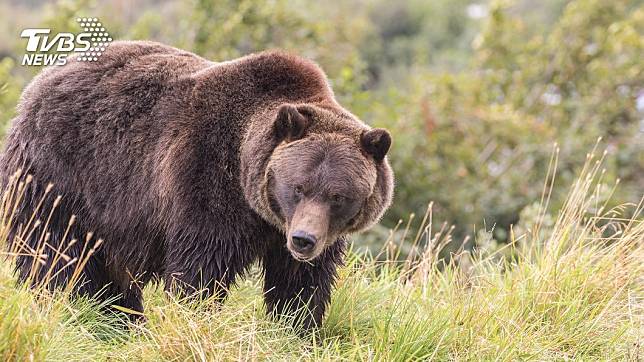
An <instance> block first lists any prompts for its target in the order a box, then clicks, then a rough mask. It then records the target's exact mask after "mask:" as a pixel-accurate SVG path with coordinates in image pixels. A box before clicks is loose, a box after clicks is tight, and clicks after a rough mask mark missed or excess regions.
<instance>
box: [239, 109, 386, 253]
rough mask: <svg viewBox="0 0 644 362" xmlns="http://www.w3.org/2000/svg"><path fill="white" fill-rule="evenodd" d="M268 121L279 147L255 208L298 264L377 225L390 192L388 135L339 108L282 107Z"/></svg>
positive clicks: (269, 160)
mask: <svg viewBox="0 0 644 362" xmlns="http://www.w3.org/2000/svg"><path fill="white" fill-rule="evenodd" d="M271 117H272V119H271V120H268V121H269V122H271V124H272V126H271V127H270V130H269V132H268V134H267V136H268V137H271V138H272V141H273V145H274V147H273V148H272V151H271V152H270V155H268V157H267V159H266V162H265V163H264V165H265V166H264V172H263V179H262V180H255V182H258V181H259V184H260V185H261V190H258V191H259V192H260V195H261V196H260V197H259V198H256V202H255V203H256V204H259V205H257V206H258V207H255V209H256V211H258V212H259V213H260V215H261V216H263V218H264V219H266V220H267V221H269V222H271V223H272V224H273V225H275V226H277V227H278V228H279V229H280V230H282V232H283V233H284V234H285V235H286V240H287V243H286V247H287V248H288V250H289V251H290V253H291V254H292V255H293V257H294V258H296V259H298V260H301V261H309V260H312V259H314V258H316V257H317V256H319V255H320V254H321V253H322V252H323V251H324V250H325V248H326V247H327V246H329V245H331V244H333V243H334V242H335V241H336V240H338V238H340V237H343V236H345V235H347V234H349V233H353V232H357V231H360V230H364V229H366V228H367V227H369V226H371V225H373V224H374V223H375V222H377V221H378V220H379V219H380V217H381V216H382V214H383V213H384V212H385V210H386V209H387V208H388V207H389V205H390V203H391V199H392V193H393V174H392V171H391V168H390V166H389V164H388V162H387V159H386V154H387V151H388V150H389V148H390V146H391V136H390V135H389V133H388V132H387V131H386V130H384V129H370V128H369V127H368V126H366V125H365V124H364V123H362V122H361V121H359V120H358V119H356V117H355V116H353V115H352V114H350V113H348V112H346V111H345V110H343V109H342V108H339V107H321V106H315V105H312V104H300V105H293V104H283V105H281V106H280V107H278V108H277V111H276V112H274V113H272V114H271ZM251 204H253V202H251Z"/></svg>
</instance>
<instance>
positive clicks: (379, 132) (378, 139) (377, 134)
mask: <svg viewBox="0 0 644 362" xmlns="http://www.w3.org/2000/svg"><path fill="white" fill-rule="evenodd" d="M360 143H361V144H362V148H363V149H364V150H365V151H366V152H367V153H368V154H370V155H371V156H373V158H374V159H375V160H376V161H378V162H380V161H382V160H383V159H384V158H385V156H386V155H387V151H389V147H391V136H390V135H389V132H387V130H386V129H382V128H375V129H372V130H370V131H366V132H363V133H362V135H361V136H360Z"/></svg>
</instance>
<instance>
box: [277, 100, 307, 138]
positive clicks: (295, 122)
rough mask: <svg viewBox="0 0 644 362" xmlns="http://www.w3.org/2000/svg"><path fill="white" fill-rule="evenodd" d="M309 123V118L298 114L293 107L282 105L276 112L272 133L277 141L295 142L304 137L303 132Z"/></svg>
mask: <svg viewBox="0 0 644 362" xmlns="http://www.w3.org/2000/svg"><path fill="white" fill-rule="evenodd" d="M310 123H311V121H310V118H309V117H307V116H305V115H303V114H302V113H300V111H299V110H298V109H297V108H295V106H293V105H290V104H285V105H282V106H281V107H280V109H279V111H277V118H276V119H275V125H274V131H275V137H276V138H277V140H278V141H287V142H291V141H295V140H298V139H300V138H302V137H303V136H304V132H305V131H306V129H307V128H308V126H309V124H310Z"/></svg>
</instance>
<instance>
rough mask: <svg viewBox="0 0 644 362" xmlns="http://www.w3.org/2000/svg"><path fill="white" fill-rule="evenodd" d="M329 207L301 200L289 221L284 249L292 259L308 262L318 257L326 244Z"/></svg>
mask: <svg viewBox="0 0 644 362" xmlns="http://www.w3.org/2000/svg"><path fill="white" fill-rule="evenodd" d="M329 211H330V210H329V206H328V205H325V204H324V203H320V202H315V201H309V200H303V201H302V202H300V203H299V204H298V205H297V207H296V208H295V213H294V214H293V218H292V219H291V222H290V225H289V228H288V229H289V230H288V238H287V242H286V247H287V248H288V249H289V251H290V252H291V254H292V255H293V257H294V258H295V259H297V260H301V261H310V260H312V259H315V258H316V257H317V256H319V255H320V254H321V253H322V251H323V250H324V247H325V246H326V244H327V236H328V229H329Z"/></svg>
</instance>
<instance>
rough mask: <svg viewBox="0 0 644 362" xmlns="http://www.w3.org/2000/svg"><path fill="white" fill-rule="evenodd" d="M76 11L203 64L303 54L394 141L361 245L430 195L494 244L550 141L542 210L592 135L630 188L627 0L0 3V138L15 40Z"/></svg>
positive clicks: (633, 115)
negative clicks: (386, 180)
mask: <svg viewBox="0 0 644 362" xmlns="http://www.w3.org/2000/svg"><path fill="white" fill-rule="evenodd" d="M77 16H92V17H99V18H100V20H101V21H102V22H103V23H104V24H105V26H106V28H108V30H109V31H110V33H111V34H112V36H113V37H114V38H115V39H147V40H156V41H160V42H164V43H167V44H170V45H173V46H176V47H179V48H183V49H187V50H191V51H193V52H195V53H197V54H199V55H201V56H203V57H206V58H208V59H211V60H214V61H218V60H227V59H231V58H235V57H239V56H242V55H245V54H248V53H252V52H256V51H260V50H264V49H267V48H285V49H289V50H292V51H295V52H297V53H299V54H301V55H304V56H306V57H309V58H311V59H314V60H315V61H317V62H318V63H319V64H320V65H321V66H322V67H323V68H324V69H325V71H326V72H327V74H328V75H329V78H330V80H331V82H332V85H333V88H334V90H335V92H336V95H337V97H338V98H339V100H340V102H341V103H342V104H343V105H345V106H346V107H347V108H348V109H350V110H351V111H352V112H354V113H355V114H356V115H358V116H359V117H361V118H362V119H363V120H365V121H366V122H367V123H369V124H371V125H372V126H376V127H386V128H388V129H389V130H390V131H391V133H392V134H393V137H394V145H393V148H392V150H391V152H390V157H389V159H390V161H391V163H392V165H393V167H394V170H395V172H396V184H397V185H396V195H395V201H394V204H393V206H392V208H391V210H390V211H389V212H388V213H387V215H386V216H385V218H384V220H383V222H382V226H380V227H376V228H374V229H373V230H372V231H371V232H370V233H368V234H365V235H363V236H361V237H360V238H359V240H358V244H359V245H362V246H367V247H373V248H374V249H375V250H378V249H379V248H380V246H381V244H382V242H383V240H385V239H386V235H387V233H388V228H391V227H394V226H395V225H396V224H397V223H398V222H399V220H401V219H405V220H406V219H408V218H409V216H410V214H412V213H415V214H416V215H420V216H422V215H423V214H424V213H425V209H426V207H427V204H428V202H429V201H434V204H433V205H434V214H435V215H436V216H435V219H436V220H441V221H443V220H445V221H447V222H448V223H449V224H453V225H454V227H455V228H454V236H455V238H457V239H459V240H465V239H466V238H467V237H468V236H469V240H471V241H470V242H468V245H467V246H466V247H470V246H471V245H472V243H475V244H478V245H479V246H480V247H481V248H483V249H485V248H488V247H490V245H499V244H502V243H504V242H507V241H508V239H509V230H510V226H511V225H514V227H515V230H521V229H522V228H523V230H527V229H529V227H530V225H532V224H533V223H534V221H535V218H536V217H538V214H539V212H538V210H537V206H538V200H539V199H540V197H541V193H542V191H543V189H544V181H545V179H546V174H547V169H548V164H549V160H550V157H551V155H552V153H553V149H554V147H553V145H554V144H555V143H556V144H557V145H558V147H559V149H560V153H559V163H558V166H557V176H556V179H555V183H554V187H553V189H552V207H553V209H556V208H557V206H559V205H560V203H561V202H562V200H563V198H564V196H565V194H566V193H567V191H568V187H569V186H570V185H571V184H572V182H573V180H574V177H575V174H576V172H577V171H578V169H579V167H581V165H582V164H583V163H584V161H585V159H586V153H587V152H588V151H590V150H591V149H592V147H593V146H594V145H595V143H596V142H597V139H598V137H603V141H602V145H603V146H604V147H606V148H607V150H608V152H609V162H608V163H607V168H606V173H605V175H604V179H605V181H607V182H609V183H610V182H614V181H616V180H617V179H620V180H621V185H620V187H619V188H618V191H617V194H616V195H615V196H614V202H615V203H620V202H625V201H631V202H637V201H638V200H639V199H640V198H641V197H642V194H643V193H644V137H643V135H644V54H643V51H644V6H643V2H642V1H626V0H575V1H563V0H544V1H539V2H535V1H530V0H516V1H489V2H488V1H470V0H433V1H421V0H410V1H388V0H371V1H369V0H349V1H341V2H317V1H302V0H270V1H259V0H240V1H233V0H193V1H178V0H170V1H160V0H145V1H137V2H132V1H126V0H108V1H89V0H81V1H69V0H67V1H59V2H55V3H45V2H42V1H38V0H31V1H17V0H15V1H14V0H11V1H8V2H7V1H5V2H3V3H1V4H0V26H2V27H3V28H2V29H0V30H1V31H0V86H1V87H2V90H1V92H2V95H1V96H0V131H1V132H2V133H3V134H4V132H5V131H6V128H7V125H8V123H9V121H10V119H11V117H12V116H13V114H14V112H15V106H16V103H17V100H18V97H19V94H20V92H21V90H22V88H23V87H24V86H25V84H26V83H27V82H28V81H29V79H30V78H31V77H33V75H34V74H36V73H37V72H38V71H39V69H38V68H36V67H23V66H20V65H19V64H20V61H21V57H22V54H23V52H24V47H25V44H26V42H25V39H21V38H20V36H19V35H20V31H21V30H22V29H24V28H26V27H45V26H46V27H52V28H54V29H55V30H67V31H73V32H76V31H78V29H77V28H76V24H75V23H74V19H75V17H77ZM610 191H611V190H610V189H609V188H607V189H606V195H605V196H606V197H608V194H609V193H610ZM535 201H536V202H537V203H536V204H535ZM419 218H420V217H416V221H419V220H418V219H419ZM435 223H436V224H438V222H437V221H435ZM413 225H415V224H414V223H412V226H411V228H412V229H413Z"/></svg>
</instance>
